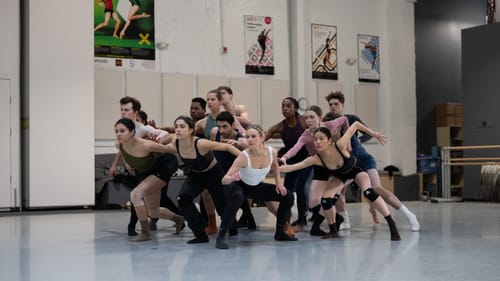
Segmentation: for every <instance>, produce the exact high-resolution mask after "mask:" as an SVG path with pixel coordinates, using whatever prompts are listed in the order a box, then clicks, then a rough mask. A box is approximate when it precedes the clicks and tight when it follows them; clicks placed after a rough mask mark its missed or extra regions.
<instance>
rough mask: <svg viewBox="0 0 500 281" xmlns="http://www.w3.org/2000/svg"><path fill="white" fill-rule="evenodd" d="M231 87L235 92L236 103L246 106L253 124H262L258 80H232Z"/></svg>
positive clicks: (230, 80) (230, 81)
mask: <svg viewBox="0 0 500 281" xmlns="http://www.w3.org/2000/svg"><path fill="white" fill-rule="evenodd" d="M229 86H230V87H231V89H232V90H233V95H234V98H233V100H234V102H235V103H236V104H243V105H245V107H246V109H247V112H248V114H249V115H250V120H251V121H252V123H255V124H260V120H261V118H260V113H259V105H260V100H259V81H258V80H257V78H230V79H229Z"/></svg>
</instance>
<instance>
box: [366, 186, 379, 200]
mask: <svg viewBox="0 0 500 281" xmlns="http://www.w3.org/2000/svg"><path fill="white" fill-rule="evenodd" d="M363 195H364V196H365V197H366V198H367V199H368V200H370V202H374V201H375V200H377V198H378V194H377V192H375V190H374V189H373V188H371V187H370V188H368V189H367V190H365V191H363Z"/></svg>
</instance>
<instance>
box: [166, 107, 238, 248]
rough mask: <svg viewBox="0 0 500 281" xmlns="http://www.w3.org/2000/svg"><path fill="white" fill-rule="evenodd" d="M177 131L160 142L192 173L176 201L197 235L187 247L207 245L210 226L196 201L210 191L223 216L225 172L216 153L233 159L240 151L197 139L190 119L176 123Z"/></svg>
mask: <svg viewBox="0 0 500 281" xmlns="http://www.w3.org/2000/svg"><path fill="white" fill-rule="evenodd" d="M174 127H175V135H171V136H169V137H168V138H166V139H162V140H160V142H162V143H168V145H167V148H168V150H169V152H175V153H177V154H178V155H179V156H180V158H181V159H182V161H183V162H184V165H186V166H187V168H188V170H190V172H189V173H188V174H187V179H186V181H185V182H184V183H183V184H182V186H181V189H180V191H179V196H178V197H177V200H178V202H179V207H180V209H181V211H182V214H183V215H184V217H185V218H186V220H187V222H188V226H189V227H190V228H191V230H192V231H193V234H194V235H195V238H194V239H192V240H189V241H188V242H187V243H188V244H194V243H208V240H209V239H208V235H207V233H206V232H205V227H206V226H207V223H206V221H205V220H204V218H203V217H202V216H201V214H200V212H199V211H198V209H197V208H196V206H195V205H194V203H193V201H194V199H195V198H196V197H197V196H198V195H199V194H200V193H201V192H202V191H203V190H205V189H207V190H208V191H209V192H210V195H211V196H212V199H213V201H214V203H215V208H216V209H217V212H218V213H219V215H222V212H223V211H224V206H225V202H224V192H223V190H222V186H221V185H222V184H221V180H222V177H223V176H224V172H223V170H222V167H221V166H220V165H219V163H217V160H216V159H215V157H214V154H213V151H214V150H222V151H228V152H231V153H232V154H234V155H238V154H240V151H239V150H238V149H237V148H235V147H234V146H232V145H230V144H227V143H220V142H213V141H209V140H206V139H200V138H198V137H195V136H194V128H195V124H194V121H193V119H191V118H190V117H187V116H179V117H177V118H176V119H175V121H174Z"/></svg>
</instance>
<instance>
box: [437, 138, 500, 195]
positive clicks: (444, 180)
mask: <svg viewBox="0 0 500 281" xmlns="http://www.w3.org/2000/svg"><path fill="white" fill-rule="evenodd" d="M481 149H500V145H470V146H443V147H441V189H442V190H441V191H442V195H443V197H444V199H445V200H451V166H476V165H500V162H499V161H494V160H500V157H469V158H450V151H452V150H454V151H456V150H481ZM489 160H492V161H489ZM474 161H476V162H474Z"/></svg>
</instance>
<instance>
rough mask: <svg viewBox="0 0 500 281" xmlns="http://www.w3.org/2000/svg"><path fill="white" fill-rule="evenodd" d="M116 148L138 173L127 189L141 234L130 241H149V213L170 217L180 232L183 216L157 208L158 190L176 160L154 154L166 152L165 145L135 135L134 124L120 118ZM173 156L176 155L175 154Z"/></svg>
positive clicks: (116, 128)
mask: <svg viewBox="0 0 500 281" xmlns="http://www.w3.org/2000/svg"><path fill="white" fill-rule="evenodd" d="M115 133H116V142H115V145H116V148H118V149H119V150H120V152H121V155H122V156H123V158H124V160H125V162H126V163H127V164H128V165H130V166H131V167H133V168H134V169H135V171H137V173H138V175H139V181H138V182H139V184H138V185H137V186H136V187H135V188H134V189H133V190H132V192H130V200H131V201H132V203H133V204H134V209H135V211H136V213H137V217H138V218H139V222H140V224H141V233H140V234H139V235H137V236H136V237H134V238H132V240H131V241H133V242H140V241H146V240H151V233H150V226H149V221H148V215H149V216H150V217H151V218H152V219H156V220H157V219H158V218H162V219H169V220H172V221H174V222H175V225H176V228H175V233H174V234H179V232H180V231H181V229H182V224H183V223H184V218H183V217H181V216H179V215H177V214H175V213H173V212H172V211H170V210H169V209H167V208H161V207H160V197H161V189H162V188H164V187H165V186H166V185H167V183H168V181H169V180H170V177H171V176H172V175H173V174H174V173H175V171H176V170H177V161H170V160H171V159H169V158H167V157H157V156H156V155H155V154H154V153H166V152H167V148H166V146H164V145H161V144H158V143H156V142H153V141H150V140H145V139H142V138H137V137H135V136H134V134H135V123H134V121H132V120H130V119H128V118H122V119H120V120H118V121H117V122H116V124H115ZM174 159H175V157H174Z"/></svg>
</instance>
